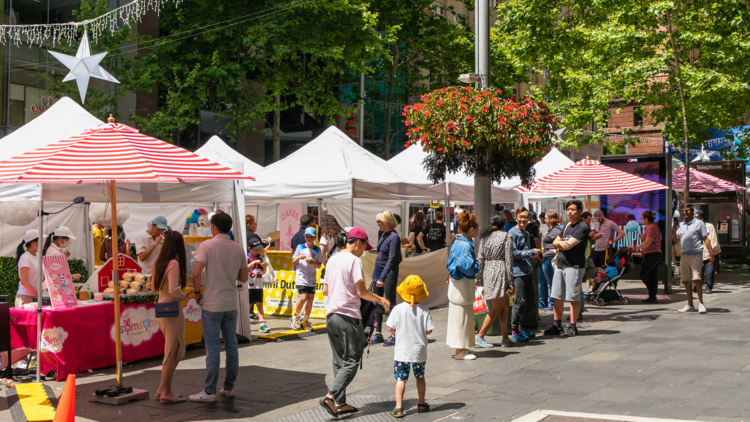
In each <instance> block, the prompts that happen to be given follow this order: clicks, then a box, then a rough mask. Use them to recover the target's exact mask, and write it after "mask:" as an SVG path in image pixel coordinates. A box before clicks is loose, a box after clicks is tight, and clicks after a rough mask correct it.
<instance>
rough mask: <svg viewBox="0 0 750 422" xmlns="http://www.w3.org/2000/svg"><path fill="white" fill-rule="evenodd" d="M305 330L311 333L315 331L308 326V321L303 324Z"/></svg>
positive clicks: (310, 325)
mask: <svg viewBox="0 0 750 422" xmlns="http://www.w3.org/2000/svg"><path fill="white" fill-rule="evenodd" d="M305 329H306V330H307V331H309V332H313V331H315V329H314V328H313V326H312V324H310V321H307V322H306V323H305Z"/></svg>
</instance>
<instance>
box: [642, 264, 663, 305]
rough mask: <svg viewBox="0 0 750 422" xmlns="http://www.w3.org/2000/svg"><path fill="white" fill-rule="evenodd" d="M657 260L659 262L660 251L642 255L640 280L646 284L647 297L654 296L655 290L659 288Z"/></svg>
mask: <svg viewBox="0 0 750 422" xmlns="http://www.w3.org/2000/svg"><path fill="white" fill-rule="evenodd" d="M659 262H661V252H651V253H647V254H644V255H643V262H641V281H643V284H645V285H646V289H647V290H648V297H649V299H652V298H656V290H657V289H658V288H659V275H658V274H659Z"/></svg>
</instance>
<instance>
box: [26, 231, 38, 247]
mask: <svg viewBox="0 0 750 422" xmlns="http://www.w3.org/2000/svg"><path fill="white" fill-rule="evenodd" d="M35 239H39V230H33V229H32V230H27V231H26V233H24V234H23V243H24V244H26V243H29V242H31V241H32V240H35Z"/></svg>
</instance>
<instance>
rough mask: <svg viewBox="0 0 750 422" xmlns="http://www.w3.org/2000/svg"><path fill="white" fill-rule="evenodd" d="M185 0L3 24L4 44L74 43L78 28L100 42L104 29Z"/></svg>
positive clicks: (0, 37) (154, 0)
mask: <svg viewBox="0 0 750 422" xmlns="http://www.w3.org/2000/svg"><path fill="white" fill-rule="evenodd" d="M180 1H181V0H133V1H131V2H130V3H128V4H125V5H123V6H120V7H118V8H117V9H114V10H112V11H111V12H107V13H105V14H103V15H101V16H99V17H96V18H93V19H88V20H85V21H82V22H70V23H51V24H38V25H0V44H3V45H5V43H6V42H8V41H10V42H12V43H14V44H15V45H16V47H20V46H21V44H22V43H23V44H26V45H28V46H29V47H31V46H32V45H37V46H40V47H41V46H42V44H44V43H45V42H47V41H49V40H52V46H53V47H54V46H55V45H57V44H62V43H63V41H64V42H67V44H68V45H72V43H73V40H75V39H76V37H78V30H79V29H80V28H83V32H84V33H86V32H91V37H92V38H93V39H94V42H97V40H98V39H99V37H100V36H101V35H102V34H103V33H104V31H107V30H109V32H110V33H114V32H115V31H117V30H118V29H120V27H121V26H122V25H127V26H128V27H130V24H131V23H135V22H138V21H140V20H141V17H142V16H143V15H145V14H146V13H147V12H149V11H153V12H156V13H157V14H158V13H161V10H162V9H163V8H164V6H165V5H166V4H167V3H174V4H175V6H177V5H179V4H180Z"/></svg>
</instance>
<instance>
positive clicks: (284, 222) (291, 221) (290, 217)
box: [279, 204, 302, 252]
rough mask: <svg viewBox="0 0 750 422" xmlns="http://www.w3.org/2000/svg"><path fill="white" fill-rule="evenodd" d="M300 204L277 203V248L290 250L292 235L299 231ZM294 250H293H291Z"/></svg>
mask: <svg viewBox="0 0 750 422" xmlns="http://www.w3.org/2000/svg"><path fill="white" fill-rule="evenodd" d="M301 216H302V204H279V250H280V251H291V250H292V245H291V243H292V236H294V234H295V233H297V231H299V218H300V217H301ZM292 252H294V251H292Z"/></svg>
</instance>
